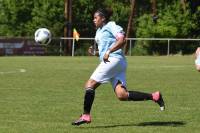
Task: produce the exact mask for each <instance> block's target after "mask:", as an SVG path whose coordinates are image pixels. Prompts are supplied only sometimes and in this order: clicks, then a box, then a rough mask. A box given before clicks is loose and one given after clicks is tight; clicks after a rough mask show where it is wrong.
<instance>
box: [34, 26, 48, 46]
mask: <svg viewBox="0 0 200 133" xmlns="http://www.w3.org/2000/svg"><path fill="white" fill-rule="evenodd" d="M35 41H36V43H38V44H40V45H47V44H49V43H50V42H51V32H50V31H49V30H48V29H47V28H39V29H37V30H36V31H35Z"/></svg>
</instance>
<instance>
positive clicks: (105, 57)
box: [103, 50, 110, 63]
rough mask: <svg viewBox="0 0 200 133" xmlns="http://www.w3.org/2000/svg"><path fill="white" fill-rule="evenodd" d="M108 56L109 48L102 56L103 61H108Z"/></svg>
mask: <svg viewBox="0 0 200 133" xmlns="http://www.w3.org/2000/svg"><path fill="white" fill-rule="evenodd" d="M109 56H110V50H108V51H107V52H106V53H105V55H104V57H103V61H104V62H105V63H106V62H110V61H109V60H108V58H109Z"/></svg>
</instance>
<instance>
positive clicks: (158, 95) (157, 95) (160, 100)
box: [152, 91, 165, 111]
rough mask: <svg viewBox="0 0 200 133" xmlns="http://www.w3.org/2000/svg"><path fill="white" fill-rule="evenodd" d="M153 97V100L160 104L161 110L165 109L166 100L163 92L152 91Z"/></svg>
mask: <svg viewBox="0 0 200 133" xmlns="http://www.w3.org/2000/svg"><path fill="white" fill-rule="evenodd" d="M152 97H153V101H154V102H156V103H158V105H159V106H160V110H161V111H163V110H165V102H164V100H163V98H162V94H161V93H160V92H159V91H157V92H154V93H152Z"/></svg>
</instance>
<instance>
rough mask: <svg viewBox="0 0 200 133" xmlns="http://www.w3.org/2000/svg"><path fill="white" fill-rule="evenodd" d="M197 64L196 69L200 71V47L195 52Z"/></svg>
mask: <svg viewBox="0 0 200 133" xmlns="http://www.w3.org/2000/svg"><path fill="white" fill-rule="evenodd" d="M195 66H196V70H197V71H199V72H200V47H198V48H197V49H196V52H195Z"/></svg>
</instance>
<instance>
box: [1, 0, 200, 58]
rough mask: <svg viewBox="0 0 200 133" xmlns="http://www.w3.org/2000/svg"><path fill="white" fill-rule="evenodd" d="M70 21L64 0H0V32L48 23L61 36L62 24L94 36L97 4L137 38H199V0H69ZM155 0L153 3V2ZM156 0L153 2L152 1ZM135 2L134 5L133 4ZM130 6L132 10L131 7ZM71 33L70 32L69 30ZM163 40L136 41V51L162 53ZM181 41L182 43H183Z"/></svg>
mask: <svg viewBox="0 0 200 133" xmlns="http://www.w3.org/2000/svg"><path fill="white" fill-rule="evenodd" d="M71 1H72V3H71V9H72V16H71V18H72V21H71V22H69V21H67V20H66V19H65V16H64V10H65V7H64V6H65V2H66V1H65V0H42V1H40V0H39V1H28V0H0V36H6V37H27V36H28V37H32V36H33V35H34V32H35V30H36V29H37V28H39V27H47V28H48V29H50V30H51V32H52V34H53V36H54V37H62V36H65V35H64V28H65V27H68V28H76V29H77V30H78V32H79V33H80V35H81V37H94V35H95V28H94V25H93V22H92V20H93V13H94V11H95V10H96V9H98V8H105V7H110V8H112V10H113V16H112V18H111V19H112V20H114V21H116V23H118V24H119V25H121V26H122V27H123V28H124V30H125V31H127V30H128V29H127V27H128V23H129V19H130V15H131V13H132V21H131V27H130V30H129V35H128V37H136V38H144V37H148V38H166V37H167V38H168V37H170V38H199V37H200V22H199V20H200V2H199V0H159V1H158V0H139V1H136V0H135V1H133V0H71ZM153 3H154V6H153ZM155 3H156V4H155ZM133 4H134V8H133V6H131V5H133ZM132 9H133V10H132ZM70 36H72V33H71V34H70ZM162 43H163V42H162V41H159V42H152V41H142V42H141V41H137V42H135V43H134V52H135V53H137V54H155V53H158V54H163V53H164V51H162V49H164V47H163V45H160V44H162ZM183 45H184V47H183ZM194 48H195V46H194V45H185V44H182V43H181V44H177V45H176V46H174V48H173V49H174V53H177V52H179V51H180V50H182V51H183V53H186V54H187V53H190V52H191V51H193V50H194Z"/></svg>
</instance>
